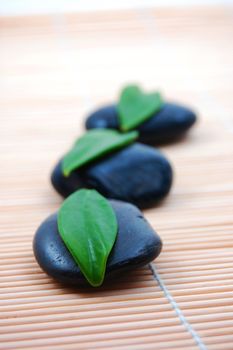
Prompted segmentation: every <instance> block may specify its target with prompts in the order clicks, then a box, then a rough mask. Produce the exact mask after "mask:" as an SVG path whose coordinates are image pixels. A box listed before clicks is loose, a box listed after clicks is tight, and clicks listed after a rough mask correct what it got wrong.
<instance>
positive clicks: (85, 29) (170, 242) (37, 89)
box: [0, 7, 233, 350]
mask: <svg viewBox="0 0 233 350" xmlns="http://www.w3.org/2000/svg"><path fill="white" fill-rule="evenodd" d="M232 20H233V12H232V9H231V8H223V7H216V8H203V7H202V8H189V9H183V8H179V9H176V8H174V9H172V8H170V9H147V10H141V11H139V10H137V11H124V12H114V13H113V12H105V13H104V12H99V13H91V14H87V13H83V14H72V15H65V16H63V15H53V16H47V17H46V16H44V17H28V18H1V19H0V50H1V54H0V76H1V80H0V90H1V93H0V118H1V128H0V142H1V154H0V157H1V178H0V185H1V189H0V201H1V211H0V215H1V223H0V229H1V234H0V241H1V243H0V250H1V264H0V272H1V281H0V282H1V287H2V288H1V290H0V310H1V312H0V317H1V320H0V326H1V327H0V348H1V349H3V350H5V349H34V350H36V349H43V350H46V349H49V350H53V349H56V350H59V349H63V350H64V349H65V350H66V349H67V350H69V349H140V350H142V349H143V350H144V349H156V350H159V349H202V350H203V349H211V350H221V349H224V350H227V349H233V303H232V302H233V293H232V292H233V278H232V277H233V237H232V235H233V215H232V214H233V209H232V205H233V196H232V195H233V159H232V156H233V140H232V136H233V134H232V133H233V116H232V114H233V101H232V80H233V66H232V61H233V48H232V36H233V26H232ZM135 81H136V82H139V83H141V84H142V85H143V86H144V87H145V88H147V89H153V88H157V87H159V88H161V89H162V91H163V92H164V94H165V96H166V98H167V99H169V100H174V101H180V102H183V103H186V104H188V105H190V106H193V107H195V108H196V109H197V110H198V113H199V123H198V124H197V126H196V127H195V128H194V129H193V130H192V131H191V132H190V134H189V135H188V137H187V138H186V139H185V140H183V141H182V142H179V143H177V144H173V145H169V146H166V147H163V151H164V153H165V154H166V155H167V156H168V158H169V159H170V160H171V162H172V164H173V167H174V171H175V181H174V186H173V189H172V192H171V194H170V196H168V197H167V199H166V200H165V201H164V202H163V203H162V204H161V205H160V206H158V207H155V208H153V209H151V210H147V211H145V212H144V214H145V216H146V217H147V219H148V220H149V221H150V223H151V224H152V225H153V227H154V228H155V229H156V231H157V232H158V233H159V234H160V235H161V237H162V239H163V242H164V249H163V252H162V254H161V255H160V257H159V258H158V259H157V260H156V261H155V263H153V264H151V266H150V267H149V266H146V267H144V268H142V269H140V270H138V271H135V272H133V273H131V274H130V275H129V276H121V277H119V279H117V280H116V281H115V282H114V284H113V285H111V286H106V287H105V288H102V289H100V290H99V291H96V290H95V291H92V290H77V289H71V288H70V289H69V288H64V287H62V286H61V285H59V284H58V283H56V282H54V281H53V280H51V279H50V278H49V277H47V276H46V275H45V274H44V273H43V272H42V271H41V270H40V268H39V267H38V265H37V264H36V262H35V260H34V257H33V253H32V248H31V246H32V237H33V235H34V232H35V230H36V228H37V227H38V225H39V224H40V222H41V221H42V220H43V219H44V218H45V217H47V216H48V215H49V214H51V213H52V212H54V211H55V210H57V209H58V207H59V205H60V203H61V198H60V197H59V196H58V195H57V194H56V193H55V192H54V191H53V189H52V188H51V186H50V183H49V174H50V171H51V169H52V167H53V165H54V164H55V162H56V161H57V159H58V158H59V157H60V155H61V154H62V153H63V152H64V151H65V150H67V149H68V148H69V146H70V145H71V143H72V142H73V140H74V139H75V138H76V137H77V136H78V135H80V134H81V133H82V132H83V118H84V116H85V115H86V113H87V112H88V111H90V110H91V109H94V108H95V107H96V106H97V105H98V104H100V103H106V102H108V101H113V100H114V99H116V97H117V92H118V89H119V88H120V87H121V86H122V85H123V84H124V83H127V82H135Z"/></svg>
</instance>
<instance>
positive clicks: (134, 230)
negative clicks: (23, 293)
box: [33, 200, 162, 286]
mask: <svg viewBox="0 0 233 350" xmlns="http://www.w3.org/2000/svg"><path fill="white" fill-rule="evenodd" d="M110 203H111V205H112V207H113V209H114V211H115V213H116V217H117V222H118V234H117V238H116V242H115V244H114V246H113V249H112V251H111V253H110V256H109V258H108V262H107V267H106V275H105V281H107V280H108V279H111V277H114V276H115V275H117V274H122V273H125V272H127V271H130V270H134V269H135V268H137V267H140V266H143V265H145V264H147V263H149V262H150V261H152V260H154V259H155V258H156V257H157V256H158V255H159V253H160V251H161V248H162V242H161V239H160V237H159V236H158V235H157V233H156V232H155V231H154V230H153V229H152V227H151V226H150V225H149V223H148V222H147V221H146V220H145V218H144V217H143V216H142V213H141V211H140V210H139V209H138V208H136V207H135V206H134V205H132V204H129V203H125V202H121V201H115V200H112V201H110ZM33 250H34V254H35V258H36V260H37V262H38V264H39V265H40V267H41V268H42V269H43V270H44V271H45V272H46V273H47V274H48V275H49V276H52V277H53V278H55V279H56V280H58V281H60V282H62V283H66V284H73V285H77V286H83V285H86V284H87V282H86V280H85V278H84V276H83V274H82V273H81V271H80V269H79V267H78V265H77V264H76V263H75V261H74V259H73V257H72V256H71V254H70V252H69V251H68V249H67V248H66V246H65V245H64V243H63V241H62V239H61V237H60V235H59V233H58V229H57V214H54V215H52V216H50V217H49V218H47V219H46V220H45V221H44V222H43V223H42V224H41V226H40V227H39V228H38V230H37V232H36V234H35V237H34V241H33Z"/></svg>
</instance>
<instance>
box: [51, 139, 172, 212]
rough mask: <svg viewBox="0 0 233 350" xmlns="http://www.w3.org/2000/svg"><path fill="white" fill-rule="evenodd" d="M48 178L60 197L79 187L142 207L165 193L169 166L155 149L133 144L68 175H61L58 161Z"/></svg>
mask: <svg viewBox="0 0 233 350" xmlns="http://www.w3.org/2000/svg"><path fill="white" fill-rule="evenodd" d="M51 181H52V184H53V186H54V188H55V189H56V190H57V191H58V192H59V193H60V194H61V195H62V196H64V197H67V196H68V195H70V194H71V193H73V192H74V191H76V190H78V189H80V188H83V187H85V188H94V189H96V190H97V191H98V192H100V193H101V194H103V195H104V196H105V197H107V198H112V199H119V200H123V201H125V202H130V203H133V204H136V205H137V206H138V207H140V208H146V207H150V206H152V205H154V204H155V203H156V202H157V201H159V200H161V199H162V198H163V197H164V196H165V195H166V194H167V193H168V192H169V190H170V188H171V184H172V168H171V166H170V164H169V162H168V160H167V159H166V158H165V157H164V156H163V155H162V154H161V153H160V152H159V151H157V150H155V149H154V148H152V147H150V146H146V145H142V144H140V143H135V144H133V145H130V146H128V147H126V148H124V149H121V150H120V151H117V152H115V153H113V154H111V155H108V156H107V157H104V158H101V159H100V160H99V161H96V162H95V163H91V164H90V165H88V166H86V167H82V168H80V169H77V170H76V171H73V172H72V173H71V174H70V175H69V176H68V177H65V176H64V175H63V173H62V169H61V162H59V163H58V164H57V165H56V167H55V169H54V170H53V172H52V175H51Z"/></svg>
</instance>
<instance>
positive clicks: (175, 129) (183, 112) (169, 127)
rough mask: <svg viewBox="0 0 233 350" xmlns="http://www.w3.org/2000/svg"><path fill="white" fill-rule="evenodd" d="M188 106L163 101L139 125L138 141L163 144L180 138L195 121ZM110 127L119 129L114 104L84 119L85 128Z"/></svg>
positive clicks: (193, 114)
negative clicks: (157, 108)
mask: <svg viewBox="0 0 233 350" xmlns="http://www.w3.org/2000/svg"><path fill="white" fill-rule="evenodd" d="M196 119H197V118H196V115H195V113H194V112H193V111H192V110H190V109H189V108H186V107H183V106H180V105H177V104H172V103H165V104H164V106H163V108H162V109H161V110H160V111H159V112H158V113H157V114H156V115H155V116H154V117H152V118H150V119H149V120H147V121H145V122H144V123H143V124H142V125H140V126H139V127H138V128H137V130H138V131H139V141H140V142H142V143H146V144H153V145H158V144H163V143H168V142H172V141H175V140H177V139H179V138H181V137H182V136H183V135H184V134H185V133H186V131H187V130H188V129H190V128H191V126H192V125H193V124H194V123H195V121H196ZM95 128H104V129H105V128H110V129H118V130H119V122H118V115H117V108H116V105H109V106H106V107H103V108H100V109H98V110H96V111H95V112H93V113H92V114H91V115H89V117H88V118H87V120H86V129H95Z"/></svg>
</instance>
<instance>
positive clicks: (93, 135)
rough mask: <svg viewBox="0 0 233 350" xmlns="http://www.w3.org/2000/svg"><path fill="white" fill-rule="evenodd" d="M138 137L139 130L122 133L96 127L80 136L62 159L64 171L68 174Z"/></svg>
mask: <svg viewBox="0 0 233 350" xmlns="http://www.w3.org/2000/svg"><path fill="white" fill-rule="evenodd" d="M137 137H138V132H137V131H132V132H129V133H127V134H121V133H120V132H118V131H116V130H111V129H95V130H90V131H88V132H87V133H86V134H85V135H83V136H82V137H81V138H79V139H78V140H77V141H76V143H75V145H74V147H73V148H72V149H71V150H70V151H69V152H68V153H67V154H66V155H65V157H64V158H63V161H62V171H63V174H64V175H65V176H68V175H69V174H70V173H71V171H73V170H75V169H77V168H79V167H81V166H83V165H85V164H87V163H89V162H91V161H93V160H96V159H98V158H100V157H103V156H105V155H106V154H108V153H111V152H113V151H116V150H118V149H120V148H123V147H125V146H128V145H129V144H131V143H132V142H133V141H135V140H136V138H137Z"/></svg>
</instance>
